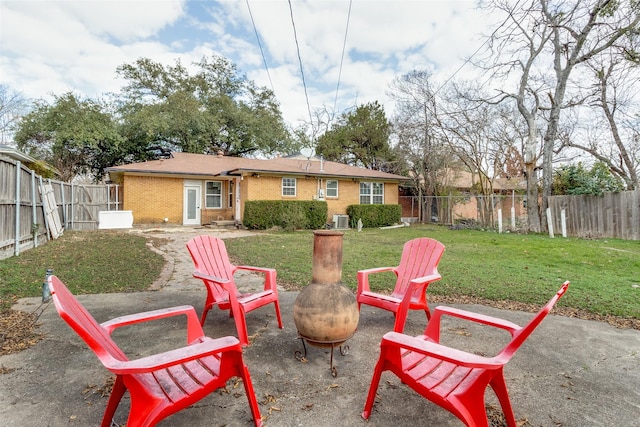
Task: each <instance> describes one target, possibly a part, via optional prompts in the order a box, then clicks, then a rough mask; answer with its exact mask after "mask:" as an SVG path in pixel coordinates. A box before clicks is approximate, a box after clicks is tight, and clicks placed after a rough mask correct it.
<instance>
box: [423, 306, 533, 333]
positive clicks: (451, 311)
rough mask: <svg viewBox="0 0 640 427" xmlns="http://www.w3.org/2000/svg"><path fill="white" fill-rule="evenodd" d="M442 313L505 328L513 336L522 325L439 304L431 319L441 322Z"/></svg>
mask: <svg viewBox="0 0 640 427" xmlns="http://www.w3.org/2000/svg"><path fill="white" fill-rule="evenodd" d="M442 315H449V316H452V317H457V318H460V319H464V320H469V321H472V322H476V323H480V324H483V325H489V326H493V327H496V328H500V329H504V330H506V331H508V332H509V333H510V334H511V336H513V335H514V334H515V333H516V332H518V331H519V330H520V329H522V327H521V326H520V325H517V324H515V323H513V322H510V321H508V320H504V319H500V318H497V317H493V316H487V315H484V314H480V313H474V312H472V311H467V310H461V309H459V308H453V307H447V306H438V307H436V308H435V310H434V311H433V314H432V315H431V319H432V320H433V319H434V318H436V319H437V321H436V323H439V322H440V317H441V316H442Z"/></svg>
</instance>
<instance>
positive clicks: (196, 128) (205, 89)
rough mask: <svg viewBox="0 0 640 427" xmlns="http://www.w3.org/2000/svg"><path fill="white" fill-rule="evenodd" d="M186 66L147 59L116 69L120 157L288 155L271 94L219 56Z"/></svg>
mask: <svg viewBox="0 0 640 427" xmlns="http://www.w3.org/2000/svg"><path fill="white" fill-rule="evenodd" d="M193 65H194V66H195V67H196V72H195V73H193V74H190V73H189V71H188V70H187V69H186V68H185V67H184V66H182V65H181V63H180V61H176V63H175V65H174V66H164V65H162V64H159V63H157V62H153V61H151V60H150V59H147V58H141V59H139V60H137V61H136V62H135V63H133V64H125V65H122V66H120V67H118V70H117V72H118V74H119V75H120V76H122V77H123V78H125V79H126V80H127V82H128V83H127V85H126V86H125V87H124V88H123V90H122V92H121V94H120V105H121V108H120V112H121V117H122V122H123V130H122V132H123V134H124V135H125V136H126V138H127V139H128V147H127V148H128V153H129V156H128V158H127V159H125V160H126V161H133V160H145V159H146V158H148V157H150V156H153V154H154V150H158V149H162V150H178V151H184V152H190V153H203V154H209V153H211V154H213V153H217V152H218V151H222V152H224V153H225V154H226V155H230V156H243V155H257V154H270V153H274V152H288V151H289V147H290V139H291V138H290V135H289V132H288V129H287V127H286V126H285V124H284V121H283V119H282V115H281V112H280V107H279V104H278V102H277V101H276V99H275V97H274V95H273V93H272V92H271V91H269V90H267V89H264V88H258V87H256V85H255V84H254V83H253V82H251V81H249V80H247V79H246V77H245V76H243V75H240V74H239V72H238V70H237V68H236V66H235V65H234V64H233V63H232V62H230V61H229V60H227V59H226V58H224V57H221V56H214V57H211V58H206V57H205V58H203V59H202V60H201V61H200V62H198V63H196V64H193Z"/></svg>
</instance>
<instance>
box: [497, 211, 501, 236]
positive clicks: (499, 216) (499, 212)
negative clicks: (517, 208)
mask: <svg viewBox="0 0 640 427" xmlns="http://www.w3.org/2000/svg"><path fill="white" fill-rule="evenodd" d="M498 233H502V209H498Z"/></svg>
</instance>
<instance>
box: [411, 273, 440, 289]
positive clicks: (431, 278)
mask: <svg viewBox="0 0 640 427" xmlns="http://www.w3.org/2000/svg"><path fill="white" fill-rule="evenodd" d="M440 279H442V276H441V275H440V274H439V273H434V274H430V275H428V276H424V277H418V278H416V279H411V281H410V283H411V285H410V286H412V288H413V289H412V290H413V291H415V287H416V286H422V285H424V284H425V283H432V282H435V281H436V280H440ZM412 293H413V292H407V294H412Z"/></svg>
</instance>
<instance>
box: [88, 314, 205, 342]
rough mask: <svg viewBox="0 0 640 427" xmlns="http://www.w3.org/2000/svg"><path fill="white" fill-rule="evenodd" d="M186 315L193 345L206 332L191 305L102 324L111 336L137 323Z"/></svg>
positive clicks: (188, 335) (126, 317) (128, 316)
mask: <svg viewBox="0 0 640 427" xmlns="http://www.w3.org/2000/svg"><path fill="white" fill-rule="evenodd" d="M179 315H186V316H187V342H188V343H192V342H195V341H196V340H198V339H199V338H201V337H203V336H204V331H203V330H202V326H201V325H200V321H199V320H198V315H197V314H196V310H195V309H194V308H193V307H192V306H190V305H181V306H178V307H169V308H161V309H159V310H152V311H146V312H142V313H136V314H129V315H126V316H121V317H116V318H115V319H111V320H108V321H106V322H103V323H101V324H100V326H102V327H103V328H105V329H106V330H107V332H108V333H109V334H111V333H112V332H113V331H114V330H116V329H117V328H119V327H122V326H128V325H133V324H136V323H142V322H147V321H150V320H158V319H163V318H166V317H172V316H179Z"/></svg>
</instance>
